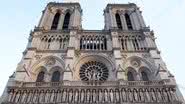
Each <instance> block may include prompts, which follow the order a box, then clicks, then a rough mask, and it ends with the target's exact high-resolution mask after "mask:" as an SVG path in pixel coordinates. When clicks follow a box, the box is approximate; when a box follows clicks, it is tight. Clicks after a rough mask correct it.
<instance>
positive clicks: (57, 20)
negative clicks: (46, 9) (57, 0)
mask: <svg viewBox="0 0 185 104" xmlns="http://www.w3.org/2000/svg"><path fill="white" fill-rule="evenodd" d="M60 15H61V14H60V12H57V13H56V14H55V16H54V19H53V23H52V26H51V30H56V29H57V27H58V23H59V20H60Z"/></svg>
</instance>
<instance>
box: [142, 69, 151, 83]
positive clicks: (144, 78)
mask: <svg viewBox="0 0 185 104" xmlns="http://www.w3.org/2000/svg"><path fill="white" fill-rule="evenodd" d="M141 76H142V79H143V81H149V78H148V74H147V73H146V72H145V71H142V72H141Z"/></svg>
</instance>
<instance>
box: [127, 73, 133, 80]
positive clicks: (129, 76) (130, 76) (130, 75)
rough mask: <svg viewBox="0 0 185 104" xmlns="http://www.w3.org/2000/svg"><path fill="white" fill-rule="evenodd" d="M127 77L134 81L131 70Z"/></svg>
mask: <svg viewBox="0 0 185 104" xmlns="http://www.w3.org/2000/svg"><path fill="white" fill-rule="evenodd" d="M127 79H128V81H134V75H133V73H132V72H131V71H128V73H127Z"/></svg>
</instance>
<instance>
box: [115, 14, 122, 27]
mask: <svg viewBox="0 0 185 104" xmlns="http://www.w3.org/2000/svg"><path fill="white" fill-rule="evenodd" d="M116 23H117V27H118V29H122V25H121V18H120V15H119V14H118V13H116Z"/></svg>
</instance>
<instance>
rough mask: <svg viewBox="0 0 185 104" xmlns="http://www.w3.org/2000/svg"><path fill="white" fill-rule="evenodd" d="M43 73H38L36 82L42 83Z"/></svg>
mask: <svg viewBox="0 0 185 104" xmlns="http://www.w3.org/2000/svg"><path fill="white" fill-rule="evenodd" d="M44 74H45V72H44V71H41V72H39V74H38V76H37V80H36V82H44Z"/></svg>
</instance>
